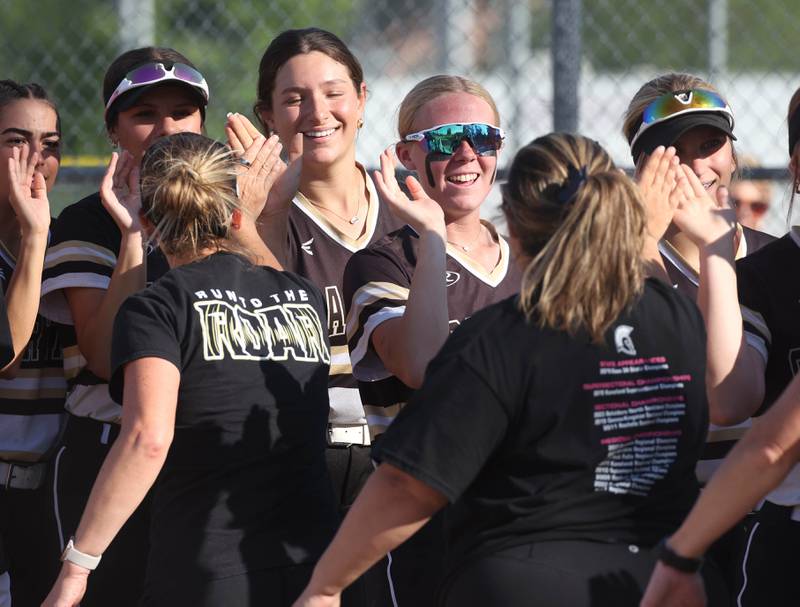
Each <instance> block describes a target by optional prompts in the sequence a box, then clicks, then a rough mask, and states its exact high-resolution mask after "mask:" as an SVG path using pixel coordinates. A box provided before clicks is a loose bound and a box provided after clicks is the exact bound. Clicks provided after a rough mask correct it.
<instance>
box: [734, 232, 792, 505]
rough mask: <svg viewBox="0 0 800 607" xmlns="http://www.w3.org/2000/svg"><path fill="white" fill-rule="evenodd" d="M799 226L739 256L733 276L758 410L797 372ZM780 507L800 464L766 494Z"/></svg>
mask: <svg viewBox="0 0 800 607" xmlns="http://www.w3.org/2000/svg"><path fill="white" fill-rule="evenodd" d="M798 271H800V227H798V226H795V227H794V228H792V231H791V232H789V233H788V234H787V235H786V236H784V237H783V238H780V239H779V240H777V241H775V242H773V243H770V244H769V245H767V246H765V247H764V248H763V249H761V250H759V251H758V252H756V253H754V254H752V255H750V256H748V257H746V258H745V259H742V260H741V261H739V262H738V263H737V265H736V277H737V280H738V286H739V302H740V303H741V305H742V319H743V320H744V330H745V338H746V340H747V343H748V344H749V345H750V346H751V347H754V348H755V349H756V350H758V352H759V353H760V354H761V355H762V356H763V357H764V360H765V362H766V369H765V376H764V382H765V386H764V387H765V389H764V402H763V404H762V406H761V408H760V410H759V414H761V413H764V411H766V410H767V409H768V408H769V407H770V406H771V405H772V403H773V402H775V400H776V399H777V398H778V396H780V395H781V393H782V392H783V390H784V389H785V388H786V386H787V385H788V384H789V382H790V381H791V380H792V378H793V377H794V376H795V375H797V373H798V372H800V322H798V315H800V281H798V280H796V278H795V277H796V276H797V273H798ZM767 499H768V500H769V501H770V502H773V503H775V504H780V505H783V506H797V505H800V466H795V467H794V468H793V469H792V471H791V472H790V473H789V475H788V476H787V477H786V479H784V481H783V482H782V483H781V485H780V486H779V487H778V488H777V489H775V490H774V491H772V493H770V494H769V495H768V496H767Z"/></svg>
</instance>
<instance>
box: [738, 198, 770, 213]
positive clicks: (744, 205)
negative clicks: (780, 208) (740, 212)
mask: <svg viewBox="0 0 800 607" xmlns="http://www.w3.org/2000/svg"><path fill="white" fill-rule="evenodd" d="M731 202H732V203H733V207H734V208H735V209H749V210H750V212H751V213H752V214H753V215H757V216H761V215H764V214H765V213H766V212H767V211H769V203H767V202H763V201H761V200H752V201H751V200H741V199H739V198H734V199H732V200H731Z"/></svg>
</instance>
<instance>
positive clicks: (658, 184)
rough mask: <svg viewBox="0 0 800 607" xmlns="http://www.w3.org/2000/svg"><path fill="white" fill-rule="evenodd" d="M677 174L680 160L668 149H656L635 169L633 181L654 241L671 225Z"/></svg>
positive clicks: (673, 151) (661, 147) (675, 203)
mask: <svg viewBox="0 0 800 607" xmlns="http://www.w3.org/2000/svg"><path fill="white" fill-rule="evenodd" d="M679 173H680V161H679V160H678V157H677V156H676V155H675V148H674V147H671V146H670V147H668V148H666V149H665V148H664V147H663V146H659V147H657V148H656V149H655V150H654V151H653V153H652V154H650V155H649V156H647V159H646V160H644V161H643V162H641V163H639V165H638V166H637V167H636V181H637V183H638V185H639V190H640V191H641V192H642V198H643V199H644V204H645V209H646V211H647V231H648V232H649V233H650V235H651V236H652V237H653V238H655V239H656V240H659V239H661V237H662V236H664V233H665V232H666V231H667V228H668V227H669V224H670V222H672V218H673V214H674V212H675V206H676V205H677V199H675V198H673V196H672V191H673V190H674V189H675V186H676V185H677V182H678V175H679Z"/></svg>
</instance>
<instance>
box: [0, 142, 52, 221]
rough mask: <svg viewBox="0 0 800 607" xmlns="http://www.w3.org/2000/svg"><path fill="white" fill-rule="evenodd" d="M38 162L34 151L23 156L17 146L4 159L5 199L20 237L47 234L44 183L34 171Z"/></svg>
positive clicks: (47, 213)
mask: <svg viewBox="0 0 800 607" xmlns="http://www.w3.org/2000/svg"><path fill="white" fill-rule="evenodd" d="M38 161H39V153H38V152H34V153H33V154H32V155H31V156H30V157H29V158H23V157H22V154H21V151H20V149H19V148H14V149H13V151H12V155H11V158H9V159H8V165H7V169H8V176H9V180H8V181H9V190H10V191H9V201H10V203H11V208H13V209H14V213H15V214H16V216H17V221H19V227H20V231H21V233H22V235H23V236H27V235H31V234H47V230H48V228H49V227H50V203H49V201H48V200H47V184H46V183H45V179H44V176H43V175H42V174H41V173H40V172H39V171H37V170H36V165H37V163H38Z"/></svg>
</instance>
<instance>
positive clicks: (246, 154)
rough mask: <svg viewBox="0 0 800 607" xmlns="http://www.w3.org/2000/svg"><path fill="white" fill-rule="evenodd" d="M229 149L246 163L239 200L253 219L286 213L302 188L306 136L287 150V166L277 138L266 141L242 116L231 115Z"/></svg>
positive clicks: (229, 118)
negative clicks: (302, 165) (302, 166)
mask: <svg viewBox="0 0 800 607" xmlns="http://www.w3.org/2000/svg"><path fill="white" fill-rule="evenodd" d="M225 134H226V136H227V138H228V145H229V146H230V148H231V149H232V150H233V151H234V153H235V154H237V155H238V156H239V157H240V158H241V159H242V160H243V161H244V163H243V164H244V165H245V167H246V170H243V171H242V172H241V173H240V175H239V177H238V178H237V182H238V185H239V198H240V199H241V200H242V203H243V204H244V206H245V208H246V209H248V210H249V212H250V213H251V214H252V216H253V217H258V216H259V215H261V214H262V213H263V214H264V215H266V216H269V215H272V214H274V213H279V212H281V211H285V209H286V208H287V207H288V204H289V203H290V202H291V200H292V198H293V197H294V195H295V193H296V192H297V190H298V189H299V186H300V169H301V163H302V160H301V158H302V154H303V135H302V133H298V134H297V135H296V136H295V137H293V138H292V141H291V142H290V143H289V147H288V149H287V150H286V152H287V160H288V166H287V164H286V163H284V162H283V161H282V160H281V158H280V153H281V151H283V149H284V148H283V145H282V144H281V143H280V141H279V140H278V137H277V136H276V135H272V136H271V137H269V138H265V137H264V135H262V134H261V133H260V132H259V130H258V129H257V128H256V127H255V126H254V125H253V123H252V122H250V120H248V119H247V118H246V117H245V116H242V115H241V114H228V120H227V122H226V124H225Z"/></svg>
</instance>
